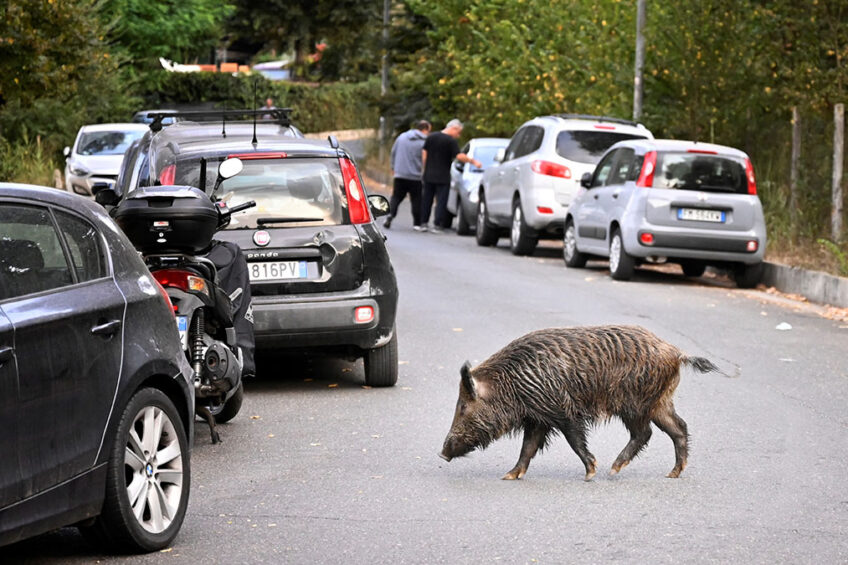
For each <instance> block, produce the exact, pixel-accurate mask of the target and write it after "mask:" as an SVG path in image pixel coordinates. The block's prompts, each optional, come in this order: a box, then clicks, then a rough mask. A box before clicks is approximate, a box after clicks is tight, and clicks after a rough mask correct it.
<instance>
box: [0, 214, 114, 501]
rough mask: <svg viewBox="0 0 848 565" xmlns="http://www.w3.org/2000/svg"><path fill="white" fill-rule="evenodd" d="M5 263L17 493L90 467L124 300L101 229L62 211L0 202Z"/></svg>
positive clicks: (104, 414)
mask: <svg viewBox="0 0 848 565" xmlns="http://www.w3.org/2000/svg"><path fill="white" fill-rule="evenodd" d="M0 225H2V226H3V230H4V237H3V238H2V240H0V247H2V248H3V249H0V255H2V257H3V260H4V261H5V262H6V263H7V265H8V264H9V263H13V264H12V265H11V269H10V270H9V272H10V273H12V275H10V276H9V277H7V278H11V279H12V284H11V289H12V292H11V293H10V297H9V299H8V300H7V301H5V302H3V306H2V307H3V312H4V314H5V315H6V316H7V317H8V320H9V323H10V324H11V326H12V327H13V328H14V335H15V345H14V357H15V360H16V362H17V368H18V387H19V390H18V434H17V450H18V453H19V458H20V459H19V460H20V474H21V477H20V479H21V491H22V492H21V494H22V496H24V497H27V496H30V495H33V494H36V493H38V492H41V491H44V490H45V489H47V488H49V487H51V486H54V485H56V484H59V483H61V482H63V481H66V480H68V479H70V478H72V477H74V476H77V475H79V474H80V473H82V472H84V471H86V470H88V469H90V468H91V467H92V466H93V464H94V462H95V459H96V457H97V454H98V452H99V450H100V443H101V441H102V437H103V431H104V428H105V426H106V422H107V420H108V418H109V413H110V410H111V407H112V402H113V400H114V395H115V391H116V387H117V382H118V378H119V375H120V369H121V353H122V341H123V340H122V336H123V318H124V312H125V300H124V298H123V295H122V294H121V293H120V291H119V290H118V288H117V286H116V285H115V282H114V280H113V278H112V277H111V276H110V271H111V267H110V263H109V257H108V254H107V253H106V245H105V243H104V241H103V237H102V234H100V232H99V231H98V230H97V229H96V228H95V227H94V226H93V225H92V224H91V223H89V222H88V221H86V220H85V219H83V218H82V217H80V216H78V215H76V214H74V213H71V212H69V211H65V210H60V209H54V208H52V207H50V208H49V207H46V206H35V205H29V204H22V203H10V202H0Z"/></svg>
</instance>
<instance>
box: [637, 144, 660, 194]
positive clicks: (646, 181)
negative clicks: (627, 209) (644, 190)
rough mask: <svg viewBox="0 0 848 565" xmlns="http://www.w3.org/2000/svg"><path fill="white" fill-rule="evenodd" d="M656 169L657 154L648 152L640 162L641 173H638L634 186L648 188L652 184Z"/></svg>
mask: <svg viewBox="0 0 848 565" xmlns="http://www.w3.org/2000/svg"><path fill="white" fill-rule="evenodd" d="M656 167H657V152H656V151H648V152H647V153H645V160H644V161H642V171H641V172H640V173H639V180H637V181H636V186H644V187H650V186H653V184H654V169H655V168H656Z"/></svg>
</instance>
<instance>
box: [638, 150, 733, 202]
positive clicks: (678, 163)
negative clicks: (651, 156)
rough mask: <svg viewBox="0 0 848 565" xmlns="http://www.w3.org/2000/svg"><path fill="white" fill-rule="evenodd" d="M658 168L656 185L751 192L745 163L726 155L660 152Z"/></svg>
mask: <svg viewBox="0 0 848 565" xmlns="http://www.w3.org/2000/svg"><path fill="white" fill-rule="evenodd" d="M656 171H657V173H656V174H655V175H654V184H653V186H654V187H655V188H676V189H681V190H700V191H704V192H735V193H740V194H747V193H748V179H747V177H746V176H745V164H744V163H743V162H742V160H741V159H737V158H734V157H730V156H726V155H709V154H703V153H666V152H661V153H659V154H658V155H657V167H656Z"/></svg>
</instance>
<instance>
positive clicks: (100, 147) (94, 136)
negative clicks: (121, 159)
mask: <svg viewBox="0 0 848 565" xmlns="http://www.w3.org/2000/svg"><path fill="white" fill-rule="evenodd" d="M143 135H144V130H141V131H91V132H86V133H84V134H82V136H81V137H80V140H79V143H78V144H77V153H78V154H80V155H123V154H124V152H125V151H126V150H127V148H128V147H129V146H130V145H131V144H132V142H133V141H135V140H136V139H140V138H141V136H143Z"/></svg>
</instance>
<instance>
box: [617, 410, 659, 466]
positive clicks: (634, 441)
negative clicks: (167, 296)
mask: <svg viewBox="0 0 848 565" xmlns="http://www.w3.org/2000/svg"><path fill="white" fill-rule="evenodd" d="M622 420H623V421H624V425H625V426H626V427H627V430H628V431H629V432H630V441H628V442H627V445H625V446H624V449H622V450H621V453H619V454H618V457H616V459H615V462H614V463H613V464H612V470H610V475H615V474H616V473H618V472H619V471H621V470H622V469H623V468H625V467H626V466H627V464H628V463H630V461H631V460H632V459H633V458H634V457H636V456H637V455H638V454H639V452H640V451H642V449H643V448H644V447H645V445H646V444H647V443H648V440H649V439H651V423H650V422H649V421H644V420H641V419H630V418H626V417H622Z"/></svg>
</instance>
